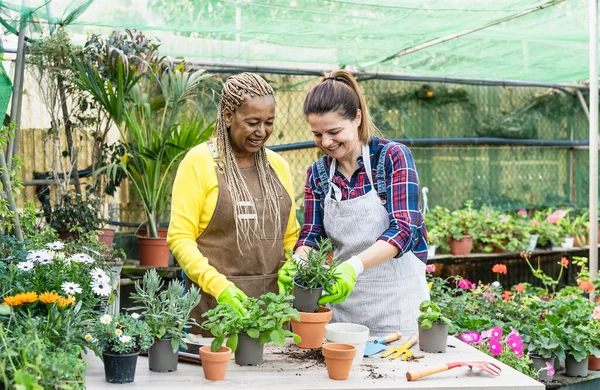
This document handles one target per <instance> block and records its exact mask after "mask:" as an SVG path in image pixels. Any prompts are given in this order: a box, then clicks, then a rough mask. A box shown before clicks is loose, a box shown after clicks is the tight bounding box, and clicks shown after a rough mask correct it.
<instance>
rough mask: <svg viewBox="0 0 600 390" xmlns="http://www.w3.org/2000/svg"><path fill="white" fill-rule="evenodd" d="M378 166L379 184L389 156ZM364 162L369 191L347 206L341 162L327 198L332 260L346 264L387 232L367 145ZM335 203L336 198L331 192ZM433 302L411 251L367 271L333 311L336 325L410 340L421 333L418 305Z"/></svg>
mask: <svg viewBox="0 0 600 390" xmlns="http://www.w3.org/2000/svg"><path fill="white" fill-rule="evenodd" d="M386 152H387V147H386V148H385V149H384V150H383V151H382V154H381V157H380V163H379V164H378V173H377V176H378V178H379V177H380V176H381V177H383V171H382V172H379V171H380V170H383V169H384V167H383V165H384V162H385V154H386ZM362 157H363V163H364V166H365V170H366V173H367V177H368V179H369V182H370V183H371V190H370V191H369V192H367V193H366V194H364V195H362V196H360V197H357V198H354V199H348V200H343V201H342V200H341V191H340V189H339V188H338V187H337V186H336V185H335V184H334V183H333V180H332V179H333V176H334V174H335V171H336V165H337V161H336V160H335V159H334V160H333V161H332V162H331V166H330V169H329V183H328V184H329V186H328V187H329V189H328V191H327V196H326V197H325V205H324V216H323V225H324V229H325V233H326V234H327V237H329V239H330V240H331V242H332V243H333V245H334V256H335V257H336V258H339V259H341V260H343V261H346V260H348V259H350V258H351V257H352V256H355V255H358V254H360V253H361V252H362V251H364V250H366V249H367V248H369V247H370V246H371V245H373V244H374V243H375V241H376V240H377V239H378V238H379V237H380V236H381V234H383V232H384V231H386V230H387V229H388V227H389V224H390V222H389V217H388V211H387V209H386V207H385V206H384V205H383V204H382V203H385V202H384V201H382V199H381V198H380V197H379V195H378V193H377V191H376V190H375V185H374V182H373V177H372V172H371V159H370V156H369V145H363V146H362ZM332 191H333V195H334V197H335V198H332V196H331V192H332ZM426 299H429V290H428V288H427V282H426V280H425V263H423V262H422V261H421V260H420V259H419V258H418V257H417V256H415V254H414V253H412V251H408V252H406V253H405V254H404V255H402V256H401V257H399V258H391V259H389V260H387V261H385V262H384V263H382V264H380V265H378V266H375V267H372V268H370V269H367V270H365V271H364V272H363V273H362V274H361V275H359V276H358V278H357V280H356V285H355V286H354V290H353V291H352V293H351V294H350V295H349V296H348V298H347V299H346V300H345V301H344V302H342V303H339V304H336V305H330V307H331V308H332V310H333V319H332V322H352V323H356V324H361V325H365V326H367V327H368V328H369V330H370V335H371V336H372V337H373V336H382V335H385V334H387V333H391V332H396V331H400V332H402V334H403V337H409V336H410V335H412V334H413V333H415V332H416V331H417V317H418V316H419V304H420V303H421V302H422V301H423V300H426Z"/></svg>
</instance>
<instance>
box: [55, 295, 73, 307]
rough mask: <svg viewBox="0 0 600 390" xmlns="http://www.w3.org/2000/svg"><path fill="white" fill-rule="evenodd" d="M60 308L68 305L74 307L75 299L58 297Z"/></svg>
mask: <svg viewBox="0 0 600 390" xmlns="http://www.w3.org/2000/svg"><path fill="white" fill-rule="evenodd" d="M57 302H58V306H59V307H65V306H67V305H74V304H75V297H73V296H70V297H68V298H65V297H58V300H57Z"/></svg>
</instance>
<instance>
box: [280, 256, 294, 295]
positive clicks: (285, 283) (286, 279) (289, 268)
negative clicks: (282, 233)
mask: <svg viewBox="0 0 600 390" xmlns="http://www.w3.org/2000/svg"><path fill="white" fill-rule="evenodd" d="M294 275H296V264H294V259H289V260H288V261H286V262H285V263H284V264H283V266H282V267H281V268H279V271H277V285H278V286H279V294H286V295H287V294H289V293H290V292H291V291H292V288H293V287H294V285H293V280H294Z"/></svg>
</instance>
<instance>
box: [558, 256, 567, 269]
mask: <svg viewBox="0 0 600 390" xmlns="http://www.w3.org/2000/svg"><path fill="white" fill-rule="evenodd" d="M560 263H561V264H562V265H564V266H565V267H568V266H569V260H567V258H566V257H563V258H562V259H560Z"/></svg>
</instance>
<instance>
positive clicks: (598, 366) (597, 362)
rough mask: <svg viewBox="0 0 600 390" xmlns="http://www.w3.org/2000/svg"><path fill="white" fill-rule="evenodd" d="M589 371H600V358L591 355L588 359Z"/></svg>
mask: <svg viewBox="0 0 600 390" xmlns="http://www.w3.org/2000/svg"><path fill="white" fill-rule="evenodd" d="M588 370H593V371H600V358H597V357H596V356H594V355H590V357H589V359H588Z"/></svg>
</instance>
